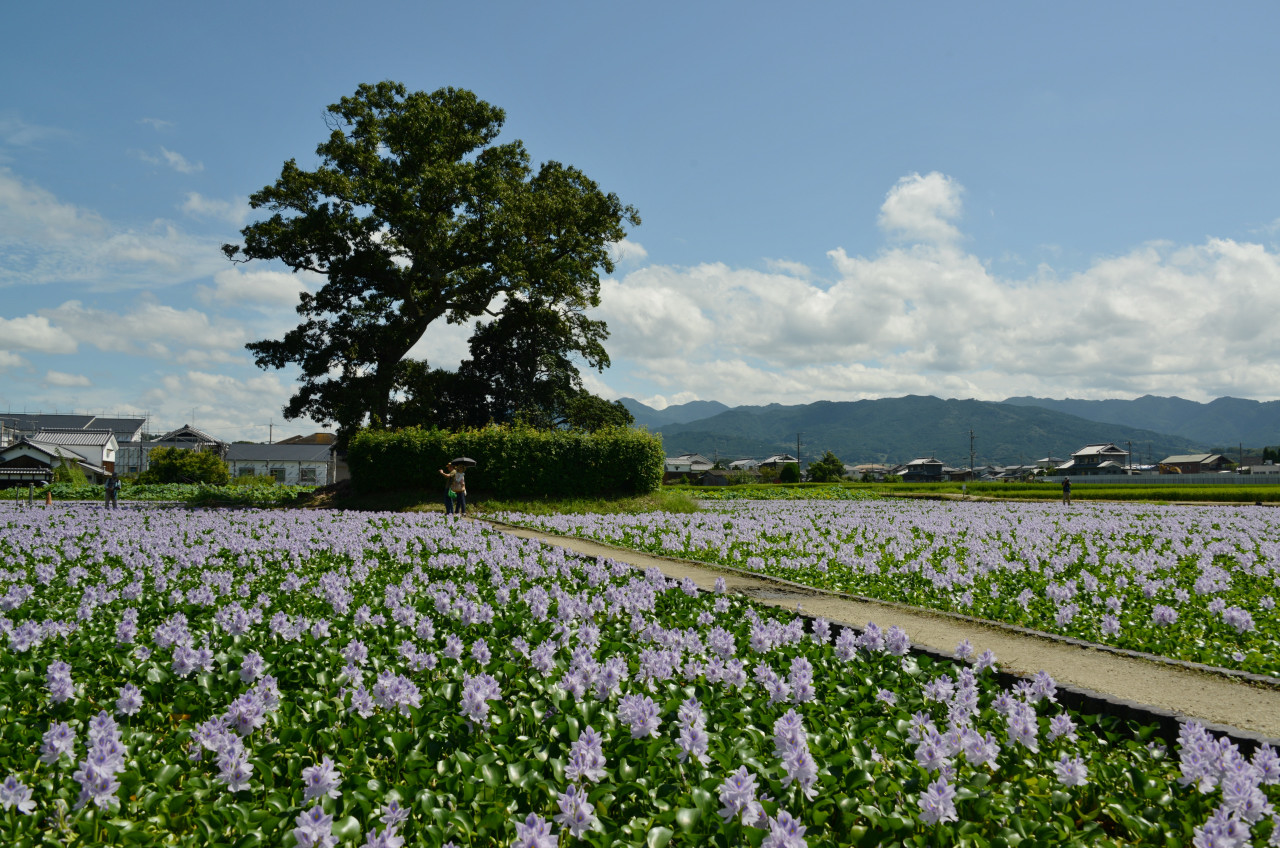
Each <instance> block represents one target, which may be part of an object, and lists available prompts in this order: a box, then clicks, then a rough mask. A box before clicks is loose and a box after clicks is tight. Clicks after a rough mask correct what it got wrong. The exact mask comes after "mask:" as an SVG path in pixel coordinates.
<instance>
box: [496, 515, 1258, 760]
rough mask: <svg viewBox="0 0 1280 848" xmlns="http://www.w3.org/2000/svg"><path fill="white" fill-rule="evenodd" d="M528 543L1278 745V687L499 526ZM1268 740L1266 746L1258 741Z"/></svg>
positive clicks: (1054, 638) (690, 563)
mask: <svg viewBox="0 0 1280 848" xmlns="http://www.w3.org/2000/svg"><path fill="white" fill-rule="evenodd" d="M495 526H496V527H497V529H500V530H502V531H503V532H506V533H511V534H512V535H515V536H520V537H522V538H525V539H538V540H540V541H543V542H546V543H548V544H552V545H559V546H561V547H564V548H568V549H570V550H573V551H576V552H577V553H580V554H584V555H587V556H596V557H604V558H608V559H613V560H618V561H621V562H626V563H629V564H631V565H633V566H635V567H637V568H651V567H652V568H658V569H661V570H662V572H663V573H665V574H666V575H667V576H668V577H672V578H676V579H682V578H685V577H688V578H690V579H692V580H693V581H694V582H695V583H696V584H697V585H698V586H699V588H702V589H706V590H710V589H711V588H712V587H713V586H714V584H715V581H716V578H718V577H723V578H724V579H725V583H726V586H727V588H728V590H729V591H730V592H741V593H742V594H744V595H747V596H749V597H752V598H755V599H756V600H759V601H761V602H763V603H767V604H773V605H775V606H779V607H785V608H788V609H792V610H794V609H795V608H796V606H797V604H798V605H800V607H801V608H802V610H803V611H804V612H806V613H808V614H810V615H814V616H821V617H822V618H825V619H827V620H828V621H831V622H835V623H840V624H848V625H851V626H854V627H859V628H860V627H862V626H864V625H865V624H866V623H867V622H868V621H874V622H875V623H876V624H877V625H879V626H880V627H881V628H888V627H890V626H891V625H895V624H896V625H898V626H899V627H901V628H902V629H903V630H905V631H906V632H907V635H909V636H910V637H911V641H912V643H913V644H915V645H919V646H924V647H926V648H929V649H932V650H933V651H936V652H939V653H943V654H951V652H952V651H954V650H955V647H956V646H957V645H959V644H960V643H961V642H962V641H964V640H966V639H967V640H969V642H970V644H972V645H973V647H974V650H975V651H977V652H978V653H981V652H982V651H985V650H990V651H991V652H992V653H994V654H995V655H996V658H997V660H998V662H999V666H1000V668H1001V669H1003V670H1004V671H1008V672H1013V673H1015V674H1022V675H1031V674H1035V673H1036V672H1038V671H1041V670H1044V671H1047V672H1048V673H1049V674H1050V675H1052V677H1053V679H1054V680H1055V681H1057V682H1058V683H1059V684H1060V685H1064V686H1067V687H1071V688H1073V689H1075V690H1084V693H1085V694H1087V695H1089V696H1098V697H1101V698H1102V699H1103V700H1105V701H1108V702H1111V703H1114V704H1117V705H1122V706H1125V707H1132V708H1137V709H1138V710H1139V711H1145V712H1149V713H1151V714H1153V715H1154V716H1155V717H1157V718H1159V717H1163V718H1165V719H1170V718H1179V719H1186V718H1194V719H1198V720H1200V721H1202V722H1205V723H1206V724H1209V725H1217V726H1218V727H1219V728H1220V729H1233V730H1235V731H1243V733H1237V735H1240V736H1242V737H1244V738H1252V739H1255V740H1256V741H1264V739H1265V740H1266V741H1274V740H1280V682H1274V683H1273V682H1262V681H1258V680H1248V679H1243V678H1238V677H1231V676H1227V675H1223V674H1216V673H1213V672H1210V671H1206V670H1203V669H1197V668H1194V667H1192V666H1191V665H1190V664H1186V663H1177V662H1169V661H1161V660H1159V659H1157V658H1146V657H1143V656H1140V655H1135V654H1132V652H1124V653H1122V652H1116V651H1111V650H1100V649H1099V648H1097V647H1090V646H1088V645H1085V644H1084V643H1079V642H1074V641H1073V640H1065V639H1060V638H1056V637H1047V636H1045V635H1035V634H1032V633H1030V632H1028V631H1023V630H1019V629H1015V628H1009V627H1004V626H1000V625H996V624H991V623H983V622H976V621H973V620H964V619H961V618H957V617H952V616H947V615H945V614H940V613H933V612H930V611H928V610H922V609H918V608H913V607H904V606H901V605H895V604H883V603H877V602H874V601H866V600H858V599H853V598H849V597H845V596H841V595H837V594H834V593H830V592H824V591H822V590H818V589H812V588H809V587H803V586H798V585H796V584H793V583H787V582H786V581H782V580H774V579H771V578H766V577H760V576H752V575H748V574H744V573H742V572H739V571H732V570H722V569H717V568H715V567H714V566H709V565H704V564H701V563H694V562H689V561H687V560H677V559H673V558H669V557H657V556H651V555H649V554H644V553H639V552H636V551H631V550H625V549H622V548H616V547H613V546H611V545H603V544H600V543H597V542H590V541H586V540H583V539H576V538H571V537H566V536H554V535H551V534H548V533H541V532H538V531H534V530H526V529H523V528H517V527H509V526H505V525H495ZM1259 737H1262V738H1259Z"/></svg>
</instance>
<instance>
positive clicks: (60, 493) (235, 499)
mask: <svg viewBox="0 0 1280 848" xmlns="http://www.w3.org/2000/svg"><path fill="white" fill-rule="evenodd" d="M272 482H273V483H274V482H275V481H274V479H272ZM121 483H122V485H121V488H120V500H121V501H134V502H143V503H176V504H186V505H188V506H255V507H273V506H288V505H291V504H293V503H295V502H296V501H297V500H298V499H299V498H303V497H305V496H307V495H310V494H311V493H312V492H314V491H315V487H314V486H271V487H267V486H230V485H228V486H209V485H205V484H201V483H130V482H129V481H127V480H125V481H121ZM49 491H50V493H51V494H52V495H53V499H54V500H55V501H59V502H61V501H101V500H102V499H103V495H104V488H103V486H101V485H91V484H88V483H85V484H81V485H74V484H71V483H54V484H53V485H52V486H51V487H49ZM35 497H36V498H37V499H39V500H41V501H43V500H44V489H43V488H42V489H37V490H36V493H35ZM26 499H27V489H26V487H25V486H23V487H21V488H14V489H0V500H18V501H25V500H26Z"/></svg>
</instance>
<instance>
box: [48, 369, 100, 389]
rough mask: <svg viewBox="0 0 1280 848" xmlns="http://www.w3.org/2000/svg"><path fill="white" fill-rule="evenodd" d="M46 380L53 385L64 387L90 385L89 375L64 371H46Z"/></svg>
mask: <svg viewBox="0 0 1280 848" xmlns="http://www.w3.org/2000/svg"><path fill="white" fill-rule="evenodd" d="M44 381H45V382H46V383H48V384H49V385H51V386H59V387H62V388H74V387H78V386H90V385H92V383H90V382H89V378H88V377H84V376H82V375H80V374H67V373H64V372H62V371H46V372H45V375H44Z"/></svg>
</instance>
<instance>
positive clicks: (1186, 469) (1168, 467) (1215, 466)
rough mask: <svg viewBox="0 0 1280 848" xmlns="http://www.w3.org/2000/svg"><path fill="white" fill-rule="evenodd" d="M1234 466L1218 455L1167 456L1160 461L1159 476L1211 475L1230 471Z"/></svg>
mask: <svg viewBox="0 0 1280 848" xmlns="http://www.w3.org/2000/svg"><path fill="white" fill-rule="evenodd" d="M1235 467H1236V464H1235V463H1234V462H1232V461H1231V460H1229V459H1227V458H1226V457H1225V456H1223V455H1222V454H1220V453H1193V454H1183V455H1179V456H1167V457H1165V458H1164V459H1162V460H1160V465H1159V469H1160V473H1161V474H1213V473H1215V472H1218V471H1230V470H1231V469H1233V468H1235Z"/></svg>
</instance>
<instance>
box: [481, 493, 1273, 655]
mask: <svg viewBox="0 0 1280 848" xmlns="http://www.w3.org/2000/svg"><path fill="white" fill-rule="evenodd" d="M501 518H502V519H503V520H504V521H509V522H511V523H514V524H520V525H523V526H530V527H537V528H540V529H544V530H548V531H551V532H556V533H563V534H566V535H576V536H580V537H584V538H589V539H594V540H597V541H602V542H608V543H610V544H616V545H619V546H623V547H628V548H634V549H636V550H642V551H647V552H650V553H659V554H665V555H670V556H678V557H684V558H688V559H694V560H700V561H703V562H708V563H715V564H720V565H728V566H733V567H736V568H743V569H747V570H749V571H754V572H759V573H762V574H768V575H771V576H775V577H783V578H786V579H788V580H793V581H795V582H798V583H804V584H806V585H810V586H815V587H818V588H822V589H829V590H834V591H839V592H846V593H850V594H855V595H863V596H867V597H871V598H875V599H878V600H886V601H896V602H901V603H907V604H911V605H913V606H920V607H927V608H932V609H939V610H946V611H951V612H958V613H963V614H966V615H971V616H976V617H979V618H984V619H990V620H993V621H999V622H1004V623H1008V624H1014V625H1018V626H1022V627H1028V628H1032V629H1035V630H1041V631H1045V632H1049V633H1056V634H1060V635H1063V636H1070V637H1074V638H1079V639H1084V640H1087V641H1090V642H1096V643H1100V644H1106V645H1113V646H1116V647H1120V648H1127V649H1131V650H1137V651H1144V652H1148V653H1154V654H1160V655H1162V656H1167V657H1173V658H1177V659H1182V660H1188V661H1192V662H1199V663H1205V664H1208V665H1213V666H1220V667H1224V668H1229V669H1236V670H1241V671H1247V672H1251V673H1256V674H1261V675H1268V676H1273V677H1280V621H1277V616H1276V613H1275V598H1276V597H1277V596H1278V595H1280V513H1277V512H1276V510H1274V509H1270V508H1259V507H1252V506H1244V507H1237V506H1173V505H1160V504H1092V503H1082V504H1074V505H1072V506H1071V507H1069V508H1068V507H1063V506H1062V505H1060V504H1052V505H1049V504H1043V505H1042V504H1021V503H992V502H959V501H917V500H909V499H855V500H832V501H825V500H823V501H803V500H798V501H790V502H778V501H752V500H747V501H730V502H723V503H716V502H709V503H708V504H707V509H706V511H704V512H702V513H698V514H695V515H666V514H662V513H651V514H645V515H600V516H593V515H587V516H579V515H562V516H528V515H520V514H507V515H503V516H501Z"/></svg>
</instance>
